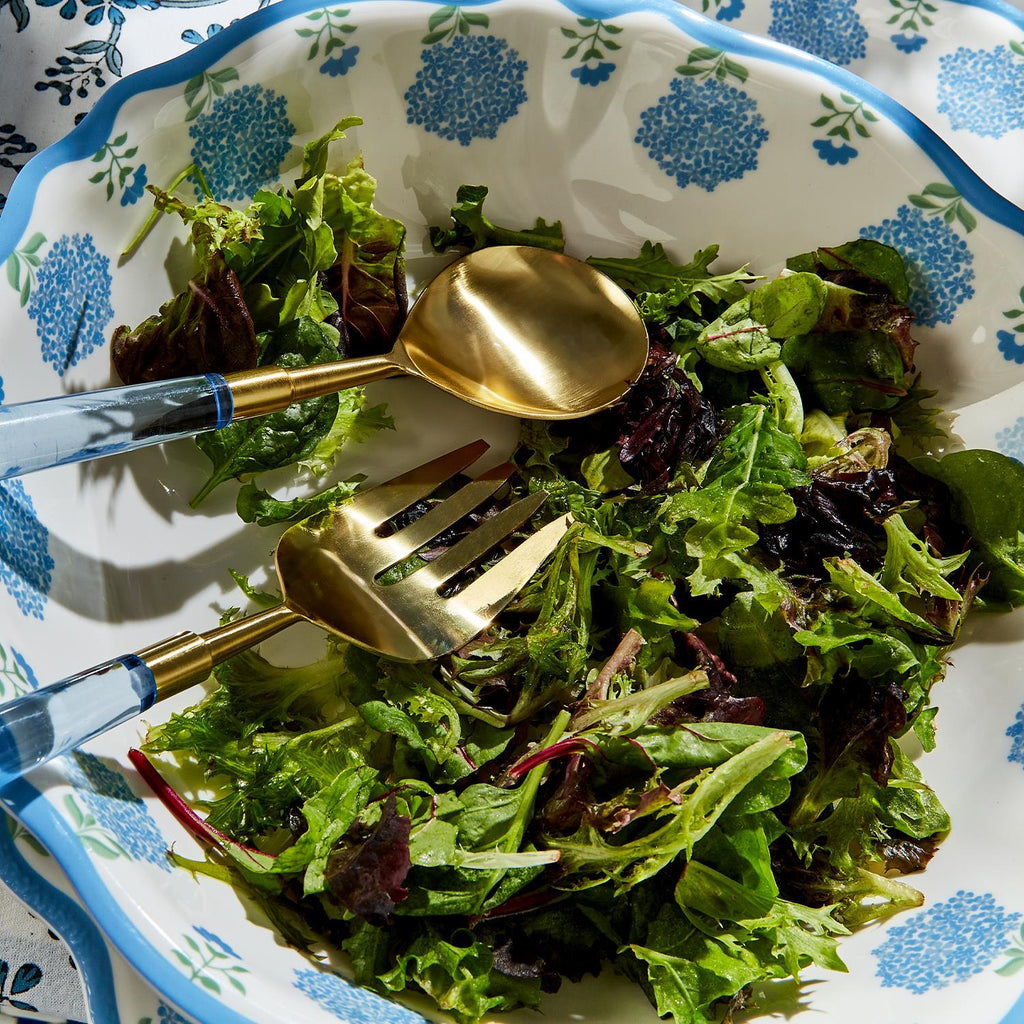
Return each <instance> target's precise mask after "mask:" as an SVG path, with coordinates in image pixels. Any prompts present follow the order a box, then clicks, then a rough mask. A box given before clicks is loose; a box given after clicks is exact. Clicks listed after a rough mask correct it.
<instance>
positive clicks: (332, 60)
mask: <svg viewBox="0 0 1024 1024" xmlns="http://www.w3.org/2000/svg"><path fill="white" fill-rule="evenodd" d="M358 56H359V47H358V46H346V47H345V49H344V50H342V51H341V53H339V54H338V56H337V57H328V58H327V60H325V61H324V62H323V64H321V65H320V74H321V75H330V76H331V77H332V78H336V77H337V76H338V75H344V74H347V73H348V72H349V71H351V70H352V68H354V67H355V65H356V58H357V57H358Z"/></svg>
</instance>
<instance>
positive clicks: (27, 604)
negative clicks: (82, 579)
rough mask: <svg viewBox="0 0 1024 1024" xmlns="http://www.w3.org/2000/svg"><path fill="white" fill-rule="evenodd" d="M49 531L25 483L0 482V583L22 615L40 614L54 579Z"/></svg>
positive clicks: (33, 615)
mask: <svg viewBox="0 0 1024 1024" xmlns="http://www.w3.org/2000/svg"><path fill="white" fill-rule="evenodd" d="M52 574H53V558H52V557H51V555H50V533H49V531H48V530H47V529H46V527H45V526H43V524H42V523H41V522H39V519H38V517H37V516H36V512H35V508H34V506H33V505H32V499H31V498H30V497H29V495H28V492H27V491H26V490H25V485H24V484H23V483H22V482H21V481H20V480H17V479H14V480H4V481H0V583H2V584H3V585H4V587H6V588H7V591H8V593H9V594H10V595H11V596H12V597H13V598H14V600H15V601H16V602H17V604H18V607H19V608H20V609H21V612H22V614H23V615H27V616H32V617H33V618H36V619H41V618H42V617H43V608H44V607H45V605H46V595H47V594H48V593H49V592H50V586H51V584H52V582H53V575H52Z"/></svg>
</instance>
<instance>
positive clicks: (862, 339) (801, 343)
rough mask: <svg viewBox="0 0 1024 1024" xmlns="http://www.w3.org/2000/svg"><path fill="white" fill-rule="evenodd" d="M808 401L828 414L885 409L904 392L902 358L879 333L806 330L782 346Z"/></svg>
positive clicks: (892, 405)
mask: <svg viewBox="0 0 1024 1024" xmlns="http://www.w3.org/2000/svg"><path fill="white" fill-rule="evenodd" d="M782 361H783V362H784V363H785V364H786V366H788V367H789V369H790V370H792V371H793V374H794V376H795V377H796V378H797V381H798V382H799V383H800V385H801V387H802V388H806V390H807V392H808V393H809V396H810V399H811V403H813V404H815V405H818V406H820V407H821V408H822V409H824V410H825V412H826V413H828V414H829V415H830V416H832V415H838V414H841V413H849V412H866V411H871V410H879V409H891V408H893V407H894V406H895V405H896V404H897V403H898V402H899V400H900V399H901V398H902V397H903V396H904V395H906V393H907V388H906V385H905V384H904V380H903V375H904V365H903V358H902V356H901V355H900V352H899V349H898V348H897V347H896V345H895V344H894V343H893V341H892V340H891V339H890V337H889V336H888V335H887V334H884V333H882V332H881V331H857V332H846V331H840V332H835V333H826V332H821V331H812V332H810V333H808V334H801V335H798V336H796V337H793V338H790V339H789V340H788V341H786V343H785V344H784V345H783V346H782Z"/></svg>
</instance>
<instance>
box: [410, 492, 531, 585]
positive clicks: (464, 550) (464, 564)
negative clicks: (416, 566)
mask: <svg viewBox="0 0 1024 1024" xmlns="http://www.w3.org/2000/svg"><path fill="white" fill-rule="evenodd" d="M547 497H548V495H547V492H546V491H537V492H536V493H535V494H531V495H529V496H528V497H526V498H520V499H519V501H516V502H514V503H513V504H511V505H509V506H508V508H504V509H502V510H501V511H500V512H499V513H498V514H497V515H495V516H491V518H490V519H486V520H484V522H482V523H481V524H480V525H479V526H478V527H476V528H475V529H474V530H473V531H472V532H471V533H469V534H467V535H466V536H465V537H463V538H462V540H460V541H459V542H458V544H456V545H455V546H454V547H450V548H449V549H448V550H447V551H445V552H444V553H443V554H441V555H438V557H437V558H435V559H434V560H433V561H432V562H430V563H429V564H428V565H426V566H425V567H424V568H423V569H422V570H421V572H422V573H424V574H425V575H426V574H429V576H430V578H431V580H432V582H434V583H436V585H437V586H440V585H441V584H442V583H444V581H445V580H448V579H451V577H452V576H454V575H455V574H456V573H457V572H461V571H462V570H463V569H467V568H469V566H471V565H472V564H473V563H474V562H475V561H477V559H479V558H481V557H482V556H483V555H486V554H487V552H488V551H490V550H491V548H493V547H494V545H495V544H497V543H498V542H499V541H502V540H504V539H505V537H507V536H508V535H509V534H510V533H511V532H512V531H513V530H514V529H516V528H517V527H519V526H522V525H523V523H525V522H526V521H527V520H528V519H529V518H530V516H532V515H533V513H534V512H536V511H537V509H539V508H540V507H541V505H543V504H544V502H545V501H546V500H547ZM419 575H420V573H418V572H415V573H412V574H411V575H409V576H407V577H406V579H407V580H410V581H411V580H414V579H415V578H416V577H417V576H419ZM396 586H398V584H396Z"/></svg>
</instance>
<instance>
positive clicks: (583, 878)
mask: <svg viewBox="0 0 1024 1024" xmlns="http://www.w3.org/2000/svg"><path fill="white" fill-rule="evenodd" d="M717 724H719V723H709V725H717ZM730 728H731V729H734V730H735V729H741V728H744V727H742V726H730ZM746 728H748V729H754V728H756V727H753V726H748V727H746ZM676 731H677V732H679V733H682V732H684V731H686V730H685V729H684V728H680V729H678V730H676ZM758 732H759V733H760V735H759V738H758V739H757V740H755V741H754V742H752V743H750V744H749V745H747V746H745V747H744V748H742V749H741V750H739V751H738V752H737V753H736V754H734V755H733V756H732V757H729V758H728V759H727V760H725V761H722V762H721V763H719V764H718V765H717V766H715V767H713V768H706V769H704V770H703V771H701V772H699V773H698V774H697V775H695V776H694V777H693V778H691V779H688V780H686V781H684V782H682V783H680V784H679V785H678V786H675V787H673V789H672V792H670V793H668V794H664V795H660V794H658V793H656V794H655V795H656V803H655V805H654V808H653V815H652V820H651V821H650V822H649V823H648V822H646V821H645V822H644V824H645V825H647V828H646V830H645V831H644V832H643V833H642V834H640V835H635V834H634V833H633V832H626V831H623V832H622V833H620V834H618V835H616V837H615V840H616V841H615V842H614V843H612V842H609V841H608V840H607V839H605V837H604V835H602V834H601V832H600V831H599V830H598V829H597V828H595V827H594V826H593V825H591V824H589V823H587V822H585V823H584V825H583V826H582V827H581V828H580V829H579V830H578V831H577V832H576V833H574V834H573V835H571V836H550V835H549V836H545V837H544V845H545V846H548V847H550V848H552V849H555V850H558V851H559V852H560V853H561V855H562V857H561V861H560V862H559V868H560V870H561V872H562V874H563V878H562V879H561V880H560V882H559V883H558V884H559V886H560V887H564V888H568V889H573V888H577V887H585V886H588V885H595V884H600V883H601V882H603V881H611V882H613V883H614V886H615V891H616V893H623V892H626V891H628V890H629V889H631V888H632V887H633V886H635V885H637V884H638V883H640V882H643V881H644V880H645V879H647V878H650V877H651V876H653V875H655V874H657V872H659V871H661V870H662V869H663V868H665V867H666V866H667V865H668V864H669V863H671V862H672V861H673V860H674V859H675V858H676V857H677V856H679V855H680V854H681V853H686V854H687V855H689V854H690V853H691V852H692V850H693V848H694V846H695V845H696V844H697V843H699V842H700V840H701V839H702V838H703V837H704V836H705V835H707V833H708V832H709V831H710V830H711V829H712V828H713V827H714V825H715V823H716V822H717V821H718V820H719V818H720V817H721V816H722V815H723V814H725V812H726V811H727V810H730V811H732V812H733V813H740V811H741V810H742V812H744V813H750V812H751V811H753V810H763V809H765V802H766V800H765V798H767V801H768V802H769V805H770V801H772V800H774V801H775V802H776V803H778V802H781V801H782V800H784V799H785V797H786V795H788V791H789V787H788V781H784V783H783V785H782V786H775V787H772V786H767V787H766V786H757V785H756V783H758V782H759V781H761V779H762V777H767V780H768V781H769V782H770V781H774V780H773V779H772V778H771V776H773V775H774V776H776V777H777V776H778V775H779V774H782V775H783V776H785V774H786V773H787V768H786V767H785V766H780V767H776V765H777V763H779V762H785V761H787V760H792V759H794V756H795V753H796V751H797V743H796V742H795V741H794V740H793V739H791V738H790V737H789V736H787V735H786V734H785V733H784V732H781V731H772V730H768V729H762V730H758ZM796 770H798V769H796ZM789 774H792V770H790V771H789ZM748 787H751V788H752V789H755V790H757V791H758V797H757V798H756V799H755V800H751V799H750V798H749V794H748V793H746V792H745V791H747V790H748ZM769 793H770V795H769ZM741 797H743V798H745V799H741ZM734 805H736V806H734ZM739 805H742V806H739Z"/></svg>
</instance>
